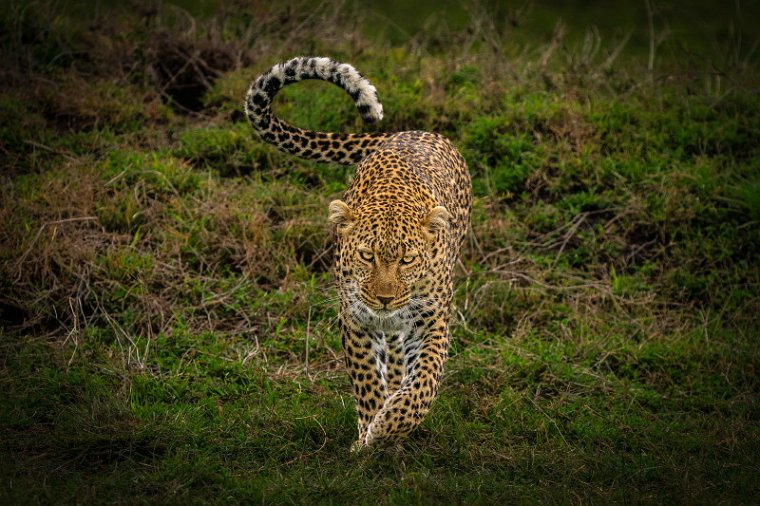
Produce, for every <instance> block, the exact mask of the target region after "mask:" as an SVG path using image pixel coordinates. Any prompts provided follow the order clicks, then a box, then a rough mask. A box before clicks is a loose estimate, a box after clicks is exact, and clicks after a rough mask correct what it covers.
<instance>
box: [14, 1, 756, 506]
mask: <svg viewBox="0 0 760 506" xmlns="http://www.w3.org/2000/svg"><path fill="white" fill-rule="evenodd" d="M74 4H75V3H70V2H12V3H11V5H10V7H9V8H7V9H4V10H3V12H2V14H0V45H2V52H0V61H1V62H2V68H3V79H2V80H1V81H0V116H2V118H3V121H2V122H1V123H0V163H2V165H3V171H2V174H0V390H2V392H3V395H0V454H2V456H3V457H4V462H5V463H6V465H4V466H3V467H2V470H0V483H1V485H0V502H3V503H10V504H13V503H50V502H56V503H58V502H64V503H72V502H77V503H103V502H124V501H132V502H179V503H184V502H230V501H232V502H244V503H249V502H261V503H276V504H279V503H285V502H291V503H306V504H314V503H373V504H374V503H388V504H398V503H431V502H441V503H455V502H457V503H460V502H461V503H468V504H470V503H472V504H490V503H502V502H505V501H508V500H510V499H511V500H517V501H519V502H528V503H533V502H552V503H554V502H563V503H564V502H573V503H575V502H577V503H587V502H600V503H609V502H613V503H615V502H642V503H669V502H688V503H692V502H693V503H710V504H712V503H716V502H728V503H752V502H753V500H752V498H753V497H757V496H758V494H759V493H760V490H759V489H758V480H757V475H758V471H759V469H758V468H759V466H760V462H759V461H758V455H760V425H758V423H757V420H758V419H760V405H759V404H758V399H760V382H759V381H758V377H757V371H758V367H759V366H760V356H759V353H758V350H757V346H756V338H757V336H758V335H760V319H759V318H758V314H760V295H758V294H760V253H758V252H760V176H759V175H758V167H760V148H759V147H758V143H757V142H756V139H757V134H758V131H759V130H760V99H759V98H758V95H757V93H756V91H757V84H758V80H757V77H758V76H757V64H758V61H757V59H758V54H757V52H756V51H753V50H752V48H753V46H752V43H751V41H752V40H754V39H752V37H755V36H756V34H755V33H754V31H753V30H754V27H753V26H750V25H749V24H748V20H753V19H757V18H758V16H754V15H752V14H753V12H752V11H753V9H755V7H753V6H752V5H746V6H745V5H744V4H742V5H741V6H740V7H741V10H740V11H735V12H734V11H728V10H725V9H723V10H721V11H720V12H717V11H716V10H715V9H714V8H713V7H712V6H709V5H707V4H705V5H700V2H697V3H693V2H690V3H688V5H687V4H685V3H683V4H679V2H675V3H673V4H668V5H665V4H660V3H654V2H644V3H642V4H640V5H639V6H638V7H637V8H635V9H634V7H631V6H627V7H625V9H622V8H621V11H620V12H619V13H618V12H617V11H616V12H610V9H609V8H607V7H605V9H604V14H602V13H600V12H597V11H598V9H595V8H589V9H587V10H584V11H583V12H586V13H587V15H588V16H589V17H588V19H585V18H584V19H579V17H578V14H577V12H576V11H578V12H580V10H579V9H575V10H572V11H569V10H568V9H567V8H565V7H563V6H560V5H554V4H553V3H544V2H537V3H536V4H535V5H533V4H530V5H527V4H526V6H524V7H520V8H513V9H507V8H503V7H502V6H495V5H489V3H488V2H486V3H483V4H479V5H480V7H474V6H464V5H459V4H457V5H456V6H453V7H451V8H450V9H441V8H440V7H441V5H442V4H440V2H435V5H427V4H426V3H425V2H420V3H419V5H418V7H417V8H419V9H420V13H415V15H414V16H409V19H401V18H399V17H398V16H397V14H394V13H393V12H386V11H383V10H382V9H384V7H377V9H378V10H375V11H368V10H367V9H360V8H359V7H360V6H359V4H352V3H347V4H341V6H339V7H335V6H332V5H328V4H319V5H317V4H315V3H313V2H309V1H307V2H296V3H285V4H281V3H277V2H274V3H270V4H266V5H265V4H264V3H262V2H243V3H239V2H238V3H236V4H235V8H234V10H230V9H229V8H228V7H226V6H223V5H215V4H214V3H213V2H212V4H214V5H213V8H211V7H209V9H208V10H205V11H204V10H195V11H192V12H191V11H187V10H184V9H182V8H180V7H178V6H177V5H170V4H162V5H158V6H156V5H147V4H146V5H141V4H136V5H135V6H133V8H132V7H130V8H129V9H127V8H124V7H120V6H105V5H100V6H99V7H98V8H97V9H94V10H92V9H83V8H81V6H79V5H74ZM444 4H446V5H448V3H447V2H444ZM399 9H401V7H399ZM428 10H429V12H430V13H432V12H433V11H435V12H437V14H436V15H435V16H432V15H431V16H430V17H428V16H427V15H424V16H423V15H422V14H424V13H426V12H428ZM755 10H756V9H755ZM399 12H402V11H399ZM754 14H758V15H760V13H754ZM624 18H625V19H624ZM413 20H417V21H415V23H417V24H416V25H414V26H413V27H410V25H409V24H408V23H410V22H412V21H413ZM423 21H424V23H423ZM626 23H627V24H626ZM613 25H614V26H613ZM694 26H701V27H702V28H701V29H700V30H699V33H698V35H699V36H695V31H694V28H693V27H694ZM621 27H622V28H621ZM621 30H623V31H621ZM743 41H744V42H743ZM748 41H749V42H748ZM312 54H313V55H326V56H331V57H333V58H335V59H338V60H343V61H347V62H350V63H352V64H354V65H356V67H357V68H359V69H360V70H361V71H362V72H364V73H365V75H366V76H367V77H368V78H369V79H370V80H371V81H372V82H373V84H375V85H376V87H377V88H378V91H379V95H380V99H381V101H382V102H383V104H384V108H385V119H384V121H383V122H382V123H381V124H380V125H372V126H365V125H363V124H362V123H361V121H360V118H359V116H358V115H357V114H356V113H355V111H354V110H353V109H352V104H351V101H350V99H349V98H348V97H346V96H344V95H343V94H342V93H341V92H340V91H339V90H337V88H335V87H330V86H329V85H325V84H324V83H304V85H303V86H301V85H299V86H298V87H293V88H288V89H286V90H284V92H283V94H282V96H281V97H278V101H277V104H276V105H275V107H277V108H278V114H280V115H282V116H283V117H285V118H288V120H289V121H292V122H293V123H294V124H297V125H301V126H304V127H309V128H314V129H319V130H324V131H344V132H353V131H366V130H367V129H377V130H412V129H420V130H430V131H436V132H440V133H443V134H445V135H447V136H448V137H450V138H451V139H452V140H453V141H454V143H455V144H456V145H457V146H458V147H459V148H460V150H461V151H462V153H463V155H464V156H465V159H466V160H467V162H468V165H469V167H470V171H471V173H472V176H473V187H474V193H475V203H474V208H473V221H472V230H471V233H470V234H469V235H468V237H467V241H466V245H465V248H464V251H463V254H462V259H461V262H460V264H459V265H458V268H457V270H456V276H457V280H456V286H457V288H456V295H455V299H454V311H453V313H454V317H453V322H452V332H453V339H452V347H451V357H450V359H449V361H448V363H447V369H446V373H445V378H444V380H443V384H442V385H443V386H442V391H441V393H440V395H439V397H438V399H437V400H436V402H435V404H434V406H433V408H432V411H431V413H430V415H429V416H428V418H427V419H426V420H425V421H424V423H423V424H422V427H421V428H420V429H419V430H418V431H416V432H415V433H413V435H412V436H411V437H410V439H409V441H407V442H406V443H405V445H404V446H403V448H400V449H398V450H394V451H378V452H375V453H371V454H369V455H367V454H364V455H358V456H357V455H352V454H349V452H348V447H349V445H350V444H351V442H352V441H353V440H354V438H355V430H356V428H355V426H354V423H355V414H354V408H353V399H352V395H351V392H350V387H349V383H348V381H347V378H346V376H345V373H344V371H343V357H342V350H341V343H340V338H339V332H338V329H337V299H336V295H335V291H334V289H333V288H332V286H331V275H330V266H331V263H332V250H331V248H332V243H333V241H332V237H331V231H330V229H329V227H328V224H327V219H326V218H327V207H328V204H329V202H330V201H331V200H332V199H334V198H338V197H339V195H340V194H341V192H342V191H343V189H344V188H345V186H346V183H347V181H348V180H349V179H350V177H352V173H353V170H352V169H351V168H345V167H335V166H329V165H317V164H314V163H310V162H304V161H301V160H297V159H294V158H292V157H290V156H287V155H285V154H282V153H279V152H276V151H274V150H273V149H271V148H270V147H269V146H267V145H265V144H263V143H262V142H260V141H259V140H258V139H257V138H255V137H254V135H253V134H252V131H251V128H250V125H248V124H247V122H246V121H245V118H244V116H243V114H242V113H241V108H242V99H243V97H244V94H245V91H246V89H247V87H248V85H249V83H250V81H251V80H252V79H253V78H255V77H256V76H257V75H258V73H259V72H260V71H263V70H265V69H266V68H268V67H269V66H270V65H271V64H273V63H275V62H277V61H279V60H282V59H286V58H290V57H292V56H295V55H312ZM312 84H313V85H312Z"/></svg>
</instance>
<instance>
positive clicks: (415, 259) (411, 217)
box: [330, 199, 449, 318]
mask: <svg viewBox="0 0 760 506" xmlns="http://www.w3.org/2000/svg"><path fill="white" fill-rule="evenodd" d="M390 200H392V199H388V201H386V202H384V203H383V204H380V205H377V204H374V203H370V204H367V205H362V206H360V207H358V208H357V209H356V210H352V209H351V208H349V207H348V206H347V205H346V204H345V203H344V202H342V201H339V200H336V201H333V202H332V203H331V204H330V219H331V220H332V221H333V223H335V224H336V230H337V239H338V244H337V262H336V265H337V269H336V272H337V278H338V288H339V290H340V292H341V295H342V298H344V299H352V300H355V301H357V302H359V303H360V304H361V306H357V308H356V309H360V311H357V312H358V313H360V314H362V313H363V312H365V311H366V312H368V313H369V314H370V315H373V316H375V317H381V318H382V317H392V316H394V315H395V314H397V312H398V311H400V310H402V309H404V308H405V307H407V306H408V305H409V304H410V301H411V300H412V299H413V297H414V295H415V294H416V293H417V292H419V290H420V289H421V288H422V286H421V283H420V281H424V280H428V279H429V278H430V270H431V266H432V265H433V263H434V260H435V257H436V254H437V252H438V249H437V248H436V242H437V239H438V238H439V235H440V234H439V233H440V231H442V230H443V229H444V228H445V227H446V226H447V225H448V219H449V213H448V211H447V210H446V209H445V208H444V207H443V206H435V207H434V208H433V209H431V210H429V211H427V212H420V211H419V210H415V209H414V208H413V206H410V205H409V204H408V203H401V202H389V201H390ZM362 306H363V307H362Z"/></svg>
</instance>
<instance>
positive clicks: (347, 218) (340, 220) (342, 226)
mask: <svg viewBox="0 0 760 506" xmlns="http://www.w3.org/2000/svg"><path fill="white" fill-rule="evenodd" d="M329 219H330V221H331V222H333V223H334V224H335V225H337V227H338V232H346V231H348V229H349V228H350V227H351V223H352V222H353V221H354V215H353V212H352V211H351V208H350V207H348V206H347V205H346V203H345V202H343V201H342V200H333V201H332V202H330V218H329Z"/></svg>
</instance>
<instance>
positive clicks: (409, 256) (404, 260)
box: [400, 254, 417, 265]
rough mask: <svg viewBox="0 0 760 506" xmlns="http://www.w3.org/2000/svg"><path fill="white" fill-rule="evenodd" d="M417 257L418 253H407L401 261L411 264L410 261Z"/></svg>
mask: <svg viewBox="0 0 760 506" xmlns="http://www.w3.org/2000/svg"><path fill="white" fill-rule="evenodd" d="M415 258H417V255H411V254H407V255H404V257H403V258H402V259H401V262H400V263H401V265H409V264H410V263H412V262H414V259H415Z"/></svg>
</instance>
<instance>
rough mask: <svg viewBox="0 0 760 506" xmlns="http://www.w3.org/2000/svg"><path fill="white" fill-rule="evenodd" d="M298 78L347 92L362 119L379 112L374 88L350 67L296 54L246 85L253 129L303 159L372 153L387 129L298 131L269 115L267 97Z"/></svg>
mask: <svg viewBox="0 0 760 506" xmlns="http://www.w3.org/2000/svg"><path fill="white" fill-rule="evenodd" d="M304 79H320V80H323V81H328V82H331V83H333V84H335V85H337V86H339V87H341V88H342V89H343V90H345V91H346V93H348V94H349V95H350V96H351V98H352V99H353V100H354V103H355V104H356V108H357V109H358V111H359V114H360V115H361V116H362V118H363V119H364V120H365V121H367V122H370V123H372V122H375V121H379V120H381V119H382V117H383V106H382V104H381V103H380V101H379V100H378V98H377V90H376V89H375V87H374V86H372V84H370V82H369V81H368V80H367V79H365V78H364V77H363V76H362V75H361V74H360V73H359V72H358V71H357V70H356V69H355V68H354V67H352V66H351V65H348V64H346V63H339V62H336V61H334V60H331V59H329V58H321V57H298V58H293V59H292V60H288V61H286V62H283V63H278V64H277V65H275V66H274V67H272V68H271V69H269V70H268V71H267V72H265V73H264V74H262V75H261V76H259V78H258V79H256V81H254V82H253V84H251V87H250V88H249V89H248V93H247V94H246V97H245V113H246V115H247V116H248V119H249V120H250V122H251V125H253V128H254V130H256V133H257V134H258V135H259V137H261V138H262V139H263V140H264V141H266V142H268V143H270V144H273V145H274V146H276V147H278V148H279V149H281V150H282V151H286V152H288V153H291V154H294V155H296V156H299V157H301V158H306V159H308V160H316V161H320V162H337V163H341V164H345V165H350V164H355V163H358V162H360V161H361V160H362V159H364V158H365V157H366V156H367V155H369V154H370V153H372V152H373V151H374V150H375V149H376V148H377V147H378V146H379V145H380V144H381V143H382V142H383V141H384V140H385V139H386V138H387V136H388V134H383V133H379V134H375V133H366V134H344V133H329V132H316V131H313V130H304V129H301V128H298V127H296V126H293V125H290V124H288V123H286V122H285V121H283V120H281V119H279V118H277V117H276V116H275V115H274V114H272V101H273V99H274V97H275V95H276V94H277V92H278V91H280V90H281V89H282V88H283V87H284V86H287V85H289V84H292V83H295V82H298V81H302V80H304Z"/></svg>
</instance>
